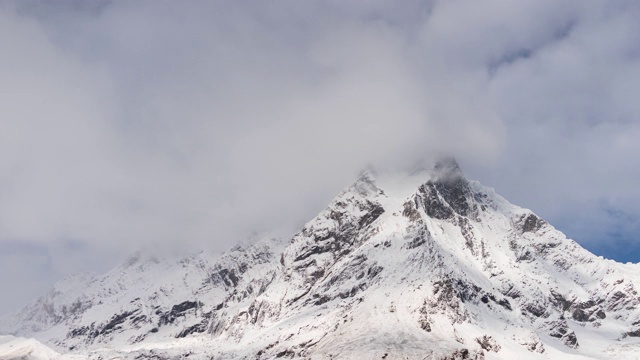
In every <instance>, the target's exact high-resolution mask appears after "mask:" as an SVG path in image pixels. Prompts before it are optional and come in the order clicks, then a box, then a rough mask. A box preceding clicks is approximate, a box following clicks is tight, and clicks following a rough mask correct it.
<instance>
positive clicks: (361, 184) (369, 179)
mask: <svg viewBox="0 0 640 360" xmlns="http://www.w3.org/2000/svg"><path fill="white" fill-rule="evenodd" d="M376 176H377V172H376V170H375V169H374V168H373V167H372V166H367V167H366V168H364V169H363V170H362V171H360V175H359V176H358V180H356V182H355V183H354V184H353V185H352V188H354V189H355V190H356V191H357V192H358V193H359V194H360V195H361V196H367V195H369V194H374V193H379V192H380V189H379V188H378V186H377V185H376Z"/></svg>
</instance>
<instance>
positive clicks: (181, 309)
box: [156, 301, 202, 326]
mask: <svg viewBox="0 0 640 360" xmlns="http://www.w3.org/2000/svg"><path fill="white" fill-rule="evenodd" d="M201 306H202V303H201V302H197V301H184V302H182V303H180V304H177V305H173V306H172V307H171V310H170V311H168V312H166V313H163V312H162V311H160V310H158V311H156V313H158V312H159V314H158V315H160V320H159V321H158V325H159V326H162V325H166V324H171V323H173V322H174V321H175V320H176V319H177V318H178V317H184V316H185V313H186V312H187V311H189V310H191V309H194V310H195V309H197V308H198V307H201Z"/></svg>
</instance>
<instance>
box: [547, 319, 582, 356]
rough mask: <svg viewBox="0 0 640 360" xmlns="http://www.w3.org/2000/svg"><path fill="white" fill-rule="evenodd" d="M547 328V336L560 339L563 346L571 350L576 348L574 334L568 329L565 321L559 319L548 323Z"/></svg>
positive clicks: (576, 340) (576, 343) (576, 341)
mask: <svg viewBox="0 0 640 360" xmlns="http://www.w3.org/2000/svg"><path fill="white" fill-rule="evenodd" d="M547 326H548V328H549V336H552V337H554V338H557V339H560V340H561V341H562V343H563V344H565V345H566V346H568V347H570V348H572V349H577V348H578V346H579V345H578V338H577V337H576V333H575V332H574V331H573V330H571V329H570V328H569V326H568V325H567V321H566V320H564V319H560V320H558V321H552V322H550V323H548V324H547Z"/></svg>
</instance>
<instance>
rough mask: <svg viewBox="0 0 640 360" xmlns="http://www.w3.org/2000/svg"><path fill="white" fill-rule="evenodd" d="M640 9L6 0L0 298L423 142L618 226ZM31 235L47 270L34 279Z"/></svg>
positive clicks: (540, 201)
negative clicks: (15, 274) (5, 286)
mask: <svg viewBox="0 0 640 360" xmlns="http://www.w3.org/2000/svg"><path fill="white" fill-rule="evenodd" d="M639 12H640V5H637V4H636V2H633V1H629V2H623V1H620V2H604V1H567V2H557V1H540V0H536V1H520V2H512V1H488V2H482V3H480V2H473V1H463V0H457V1H426V2H420V1H415V2H403V3H402V5H400V4H398V3H396V2H390V1H368V2H361V1H346V2H345V1H328V2H327V1H309V2H296V1H292V2H278V3H271V2H268V3H263V2H251V1H240V2H188V3H184V2H169V1H166V2H164V1H160V2H158V1H153V2H146V1H135V2H124V1H122V2H92V3H86V2H82V1H63V2H46V1H37V0H32V1H21V2H16V3H15V4H9V3H3V4H2V5H0V46H1V47H2V49H3V56H2V57H1V58H0V78H2V82H1V83H0V94H2V96H1V97H0V244H4V245H3V246H5V247H6V248H7V249H13V250H11V251H10V252H9V251H7V254H9V253H10V255H6V256H5V257H0V258H2V259H6V261H4V260H3V263H4V264H5V267H7V266H9V265H6V264H11V265H10V267H12V268H13V267H20V266H22V267H23V269H24V272H23V275H24V276H23V277H22V278H20V279H17V280H16V281H19V282H20V283H22V284H30V286H25V287H23V288H24V290H23V291H21V292H20V293H19V294H17V295H16V296H15V298H13V299H11V300H6V304H10V306H15V305H17V304H18V303H19V302H20V301H24V299H26V298H27V296H31V295H33V293H34V292H36V291H37V289H41V288H42V287H44V285H43V284H47V283H49V282H50V281H53V280H54V279H55V278H56V277H59V276H62V275H64V274H67V273H69V272H75V271H78V270H83V269H88V270H103V269H104V268H106V267H108V266H110V265H111V264H113V262H115V261H117V260H118V259H119V258H120V257H121V256H124V255H126V254H127V253H129V252H130V251H132V250H134V248H137V247H140V246H147V245H149V244H160V245H162V246H165V247H169V248H170V249H174V250H175V249H178V248H179V249H192V248H194V247H201V246H204V247H209V248H212V249H215V250H219V249H223V248H226V247H227V246H229V245H230V244H233V243H235V242H237V241H238V240H240V239H242V238H244V237H246V236H249V235H250V234H251V233H253V232H255V231H273V232H279V233H287V232H290V231H292V229H294V228H295V227H296V226H299V225H300V224H301V223H303V222H304V221H306V220H308V219H309V218H310V217H311V216H313V215H315V213H317V211H319V210H320V209H321V208H322V207H323V206H324V205H325V204H326V203H327V202H328V201H329V200H330V198H331V197H333V196H334V195H335V194H336V193H337V192H338V191H339V190H341V189H342V187H344V186H345V185H347V184H348V183H349V182H350V181H351V180H352V179H353V178H354V176H355V174H356V173H357V172H358V171H359V170H360V169H361V168H363V167H365V166H366V165H368V164H374V165H376V166H382V167H385V166H399V167H406V166H411V165H412V164H413V163H414V162H416V161H419V160H420V159H421V158H423V157H425V156H429V155H430V154H432V153H434V152H435V151H448V152H452V153H454V154H457V155H458V157H459V158H460V159H461V160H462V162H463V165H465V167H466V169H467V172H468V173H469V175H470V176H471V177H474V178H478V179H480V180H481V181H483V182H484V183H486V184H488V185H493V186H496V187H497V189H498V191H499V192H501V193H503V194H504V195H505V196H506V197H507V198H508V199H510V200H512V201H513V202H515V203H518V204H521V205H523V206H527V207H530V208H532V209H534V210H535V211H537V212H539V213H540V214H541V215H543V216H544V217H546V218H548V219H549V220H550V221H551V222H552V223H555V224H557V225H559V226H560V227H561V228H564V229H566V230H568V231H569V234H570V235H575V236H576V237H578V236H580V237H582V236H584V237H583V238H582V241H583V242H587V243H588V242H592V243H593V242H594V241H596V240H597V239H598V238H600V237H606V236H608V235H610V234H611V232H609V231H607V230H606V229H608V228H611V227H612V226H616V227H619V228H620V224H622V223H624V224H625V225H624V227H622V229H624V231H622V235H620V234H617V235H616V237H615V239H616V241H629V239H630V238H632V236H633V234H634V233H638V232H640V229H639V227H640V225H638V221H637V218H638V215H639V214H640V206H639V205H638V204H640V201H638V200H640V191H639V190H638V189H637V186H636V184H637V183H638V180H640V170H638V169H640V166H638V165H640V164H639V161H640V160H638V159H637V156H636V155H637V154H639V153H640V149H639V148H638V146H639V145H638V142H637V141H635V139H637V138H638V136H639V135H640V119H638V116H639V115H638V114H640V109H639V107H640V105H639V104H640V103H638V102H637V101H635V94H637V93H638V92H639V91H640V61H639V60H638V57H639V56H640V47H638V45H637V44H640V41H639V40H640V25H638V24H637V21H634V19H638V18H639V15H640V14H639ZM621 214H622V215H621ZM621 219H622V220H621ZM610 238H611V237H610ZM577 240H579V241H580V240H581V239H580V238H578V239H577ZM34 249H39V250H38V251H41V253H38V252H37V251H35V250H34ZM34 252H35V254H36V255H34ZM38 254H45V255H46V256H45V255H42V256H45V258H47V259H49V261H44V262H42V264H43V265H42V266H44V267H45V268H47V269H48V271H49V274H53V275H51V276H50V277H47V278H46V280H42V281H40V282H38V281H36V280H35V279H36V277H37V274H36V272H34V270H33V269H34V268H33V265H32V263H33V262H36V263H37V262H40V261H41V260H42V259H43V257H42V256H40V255H38ZM104 254H109V255H104ZM33 256H36V258H33ZM38 256H40V257H38ZM27 257H29V258H30V259H32V260H33V261H28V259H27ZM21 259H23V260H24V261H22V260H21ZM34 259H35V260H34ZM61 259H64V260H62V261H61ZM98 260H99V261H98ZM30 279H31V280H30ZM40 279H42V277H40ZM2 282H3V283H10V282H11V281H10V279H8V278H2Z"/></svg>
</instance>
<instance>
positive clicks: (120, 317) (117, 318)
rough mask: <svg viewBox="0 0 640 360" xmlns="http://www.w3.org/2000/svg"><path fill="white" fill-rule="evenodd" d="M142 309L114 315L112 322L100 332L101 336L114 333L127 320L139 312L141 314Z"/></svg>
mask: <svg viewBox="0 0 640 360" xmlns="http://www.w3.org/2000/svg"><path fill="white" fill-rule="evenodd" d="M139 311H140V309H136V310H132V311H125V312H123V313H121V314H117V315H114V316H113V317H112V318H111V320H109V322H108V323H107V324H105V325H104V327H102V330H100V335H105V334H108V333H110V332H113V331H115V330H118V329H120V327H118V325H120V324H122V323H123V322H125V320H127V318H128V317H129V316H131V315H133V314H135V313H137V312H139Z"/></svg>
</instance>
